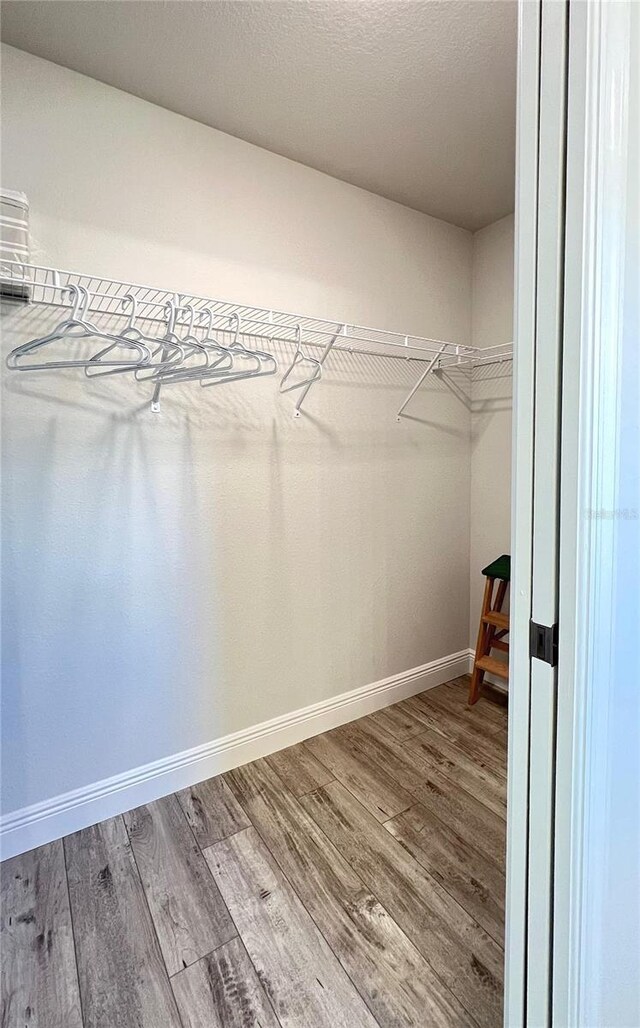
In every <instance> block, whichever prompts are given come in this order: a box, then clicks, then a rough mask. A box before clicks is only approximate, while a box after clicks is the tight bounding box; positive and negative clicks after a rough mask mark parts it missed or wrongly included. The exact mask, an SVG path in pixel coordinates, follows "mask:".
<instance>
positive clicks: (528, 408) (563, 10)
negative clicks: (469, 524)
mask: <svg viewBox="0 0 640 1028" xmlns="http://www.w3.org/2000/svg"><path fill="white" fill-rule="evenodd" d="M568 20H569V3H568V2H565V0H525V2H524V3H521V6H520V32H519V37H520V62H519V96H518V175H517V192H516V269H517V271H516V312H515V324H516V344H515V360H514V376H515V390H514V393H515V397H516V401H515V419H514V421H515V431H514V459H513V478H514V482H513V497H514V499H513V504H514V510H513V515H514V516H513V527H514V538H513V542H512V553H513V557H514V562H513V563H514V574H513V588H512V617H513V628H514V631H513V634H512V651H511V674H510V686H509V693H510V713H509V717H510V732H509V810H508V887H507V938H506V951H505V956H506V976H505V983H506V989H505V1024H506V1025H508V1026H509V1028H516V1026H518V1025H530V1026H535V1028H546V1026H547V1025H549V1024H550V1010H551V960H552V956H551V955H552V916H551V915H552V902H553V872H552V869H553V838H554V793H555V733H556V696H557V667H556V663H557V659H556V652H555V639H556V631H557V629H556V626H557V623H558V595H559V592H558V560H559V547H558V537H559V492H560V472H559V469H560V424H561V381H562V336H563V292H564V221H565V170H566V111H567V39H568Z"/></svg>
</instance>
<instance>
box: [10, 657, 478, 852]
mask: <svg viewBox="0 0 640 1028" xmlns="http://www.w3.org/2000/svg"><path fill="white" fill-rule="evenodd" d="M468 671H469V651H467V650H461V651H460V652H459V653H452V654H451V655H450V656H448V657H442V658H440V659H439V660H432V661H431V662H430V663H429V664H423V665H422V666H421V667H416V668H412V669H411V670H410V671H404V672H402V673H401V674H398V675H392V676H391V677H390V678H385V679H383V680H382V681H381V682H374V683H373V684H372V685H365V686H362V687H361V688H359V689H353V690H352V691H351V692H346V693H341V694H340V695H339V696H332V697H331V698H330V699H328V700H322V701H321V702H320V703H313V704H312V705H311V706H309V707H302V708H301V709H300V710H294V711H292V712H291V713H290V714H283V715H282V716H280V717H275V718H273V719H272V720H271V721H263V722H262V723H261V724H259V725H254V726H253V727H251V728H245V729H243V730H242V731H241V732H234V733H233V734H232V735H225V736H223V737H222V738H220V739H214V740H213V741H212V742H208V743H205V744H204V745H203V746H196V747H194V748H193V749H190V750H184V751H183V752H182V753H175V754H173V756H171V757H165V758H163V759H162V760H156V761H154V762H153V763H151V764H145V765H143V766H142V767H136V768H133V769H132V770H131V771H125V772H124V773H123V774H119V775H114V776H113V777H112V778H105V779H103V780H102V781H101V782H94V783H93V784H92V785H86V786H83V787H82V788H80V789H74V790H73V791H72V792H67V793H64V794H63V795H61V796H54V797H53V798H52V799H49V800H44V801H43V802H42V803H35V804H33V806H30V807H23V808H22V809H21V810H15V811H12V812H11V813H9V814H6V815H5V816H4V817H3V818H1V819H0V853H1V855H2V859H3V860H4V859H6V858H7V857H11V856H15V855H16V854H18V853H24V852H26V851H27V850H30V849H33V848H34V847H35V846H42V845H44V844H45V843H47V842H52V841H53V840H54V839H60V838H62V837H63V836H64V835H69V834H70V833H71V832H77V831H79V829H81V828H87V827H88V826H89V825H95V824H97V823H98V822H99V821H104V820H105V819H106V818H108V817H114V816H115V815H116V814H122V813H124V812H125V811H126V810H132V809H133V808H134V807H139V806H140V805H141V804H143V803H150V802H151V801H152V800H157V799H159V798H160V797H161V796H167V795H168V794H169V793H172V792H176V790H178V789H186V788H187V787H188V786H190V785H195V783H196V782H202V781H203V780H204V779H206V778H212V777H213V776H214V775H219V774H222V773H223V772H224V771H230V770H231V769H232V768H234V767H240V765H241V764H248V763H249V761H251V760H256V759H257V758H258V757H264V756H267V755H268V754H269V753H275V752H276V751H277V750H281V749H284V748H285V747H286V746H293V745H294V743H297V742H302V741H303V740H304V739H309V738H311V736H313V735H319V734H320V733H321V732H326V731H328V730H329V729H330V728H336V727H337V726H338V725H343V724H346V723H347V722H348V721H353V720H354V719H355V718H359V717H364V715H365V714H371V713H372V712H373V711H374V710H379V709H380V708H381V707H388V706H389V705H390V704H392V703H397V702H398V701H399V700H402V699H405V698H406V697H407V696H414V695H415V694H416V693H419V692H423V690H425V689H432V688H433V687H434V686H436V685H441V684H442V683H443V682H448V681H449V680H450V679H451V678H457V677H458V676H459V675H464V674H467V673H468Z"/></svg>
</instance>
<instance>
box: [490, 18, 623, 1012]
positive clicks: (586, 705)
mask: <svg viewBox="0 0 640 1028" xmlns="http://www.w3.org/2000/svg"><path fill="white" fill-rule="evenodd" d="M547 2H548V0H519V33H518V141H517V178H516V215H515V224H516V254H515V256H516V274H515V340H516V344H515V352H514V433H513V450H512V481H513V491H512V555H513V562H512V563H513V582H512V598H511V619H512V635H511V639H512V645H511V653H510V672H511V673H510V679H511V681H510V702H509V767H508V821H507V826H508V827H507V913H506V936H505V1012H504V1023H505V1026H508V1028H519V1026H521V1025H522V1026H525V1025H527V1024H528V1023H529V1024H531V1025H532V1028H539V1024H537V1023H536V1024H535V1025H534V1024H533V1022H531V1021H530V1020H529V1022H528V1019H527V1018H528V1005H529V1004H528V992H529V987H530V986H531V983H528V981H527V966H528V965H529V966H532V967H535V966H537V959H538V958H540V959H541V960H544V961H545V962H546V963H547V964H549V965H550V968H551V980H550V982H549V986H548V988H549V996H548V1013H547V1011H545V1016H546V1017H547V1019H548V1020H547V1022H545V1023H549V1024H551V1025H553V1026H554V1028H555V1026H559V1028H560V1026H562V1028H567V1026H575V1025H578V1024H587V1023H593V1021H592V1020H589V1018H590V1017H591V1016H592V1011H593V1009H594V1007H593V1004H594V1002H595V1000H594V997H593V992H594V990H595V989H596V984H595V979H596V977H597V973H598V971H599V970H601V969H599V968H598V967H597V966H596V964H595V962H594V961H595V957H594V955H593V946H591V945H590V944H589V939H588V938H587V937H586V930H585V925H586V923H587V919H588V918H589V917H590V916H591V915H593V913H594V910H596V909H597V908H598V906H600V907H601V906H602V903H603V902H604V897H603V893H602V891H601V889H600V888H599V887H596V888H595V889H594V881H595V882H596V884H597V885H598V883H599V882H601V881H602V880H603V879H604V859H605V853H604V849H605V847H604V831H603V829H604V824H603V822H602V820H601V819H602V817H603V813H602V812H603V810H604V809H605V804H604V802H603V800H604V794H603V786H604V780H605V776H604V771H605V769H604V767H603V745H602V743H601V742H600V745H598V740H600V739H601V738H602V721H601V718H602V712H603V710H604V712H605V714H606V704H607V702H608V700H607V699H605V701H604V707H603V705H602V703H603V701H602V689H601V688H600V690H599V692H598V685H599V684H600V685H601V684H602V683H603V682H605V683H607V682H610V681H611V678H610V676H611V674H612V669H613V658H614V654H613V652H612V648H611V647H608V646H606V645H605V646H602V645H601V646H599V647H596V646H595V645H594V640H595V639H596V638H598V639H600V640H601V639H602V638H603V635H604V637H605V638H610V635H611V627H612V625H613V624H614V622H615V618H616V610H615V607H614V591H613V585H614V581H613V579H614V560H613V547H614V545H615V532H613V531H612V530H611V522H610V521H608V520H607V519H604V518H598V517H597V516H594V515H593V512H594V511H596V512H597V511H599V510H602V511H605V510H615V507H616V495H617V485H618V483H617V479H616V474H617V461H616V459H615V455H616V452H617V451H616V447H617V446H618V445H619V434H618V435H617V434H616V433H619V431H620V426H619V421H618V405H619V390H620V365H619V359H620V350H619V346H620V338H621V332H622V306H621V305H622V303H623V300H622V290H621V282H622V279H623V275H624V260H625V250H624V247H625V232H626V233H629V231H630V230H629V227H628V223H625V216H626V218H628V216H629V215H628V211H626V210H625V207H624V195H625V188H627V189H628V188H633V187H632V185H631V183H630V181H629V169H628V165H627V142H628V139H629V138H630V136H629V133H630V132H632V131H633V127H632V125H631V124H630V121H629V111H628V106H627V103H628V102H627V97H626V93H625V88H624V86H625V83H627V84H628V81H629V75H630V69H631V67H632V61H633V60H634V59H635V61H638V59H640V40H638V38H636V37H634V41H633V42H629V38H630V37H629V26H630V25H631V23H632V5H633V3H634V0H618V2H617V3H615V4H612V3H607V2H606V0H589V3H583V2H580V0H561V3H562V5H563V6H565V7H566V9H567V11H568V16H569V19H568V25H569V34H568V53H567V57H568V59H567V83H568V99H567V169H566V171H567V189H566V210H565V219H564V243H565V268H564V272H565V275H564V287H563V302H564V312H563V331H562V347H563V354H562V356H563V370H562V394H561V395H562V412H561V431H560V442H561V447H560V496H559V511H558V515H559V538H560V547H559V562H558V579H557V581H558V598H559V618H558V623H559V626H560V631H559V647H558V668H557V671H558V675H557V719H556V726H555V727H556V734H555V738H554V739H552V740H548V745H549V752H548V754H547V757H548V759H549V760H550V761H552V762H553V765H554V767H555V795H554V800H555V811H556V818H555V824H553V825H550V830H551V835H552V840H553V849H552V860H553V863H552V890H553V892H552V895H553V907H552V918H551V923H550V926H549V927H550V931H549V934H548V938H547V939H546V940H545V939H544V938H543V937H541V936H540V935H539V934H537V937H532V938H530V937H529V933H528V919H529V914H530V911H529V904H528V895H535V892H534V889H535V882H533V881H532V880H531V873H532V868H531V866H530V861H529V835H530V831H529V829H530V823H529V809H530V807H529V804H530V801H531V799H532V795H533V798H534V801H535V799H536V797H535V791H536V789H537V788H538V783H537V781H536V780H535V778H531V776H530V773H529V772H530V756H531V751H530V733H531V727H532V725H531V698H532V694H531V659H530V656H529V620H530V618H531V613H532V586H533V575H534V562H533V542H532V540H533V530H534V524H533V482H534V477H535V463H536V454H535V447H534V424H535V413H536V397H535V380H536V367H535V352H536V344H537V339H536V294H537V288H538V279H537V274H536V258H537V257H538V258H539V256H540V255H539V254H538V243H539V229H540V221H539V219H540V207H541V206H542V207H544V204H545V201H546V199H547V198H546V197H541V196H539V195H538V174H539V149H538V147H539V132H540V85H541V68H542V53H541V29H542V12H543V7H544V4H545V3H547ZM555 2H556V3H557V2H558V0H555ZM635 18H636V20H635V22H634V24H635V27H636V30H638V27H639V26H640V15H638V14H637V12H636V15H635ZM637 35H640V31H637ZM626 43H628V45H625V44H626ZM634 47H635V50H634ZM636 131H637V129H636ZM542 256H543V257H544V255H542ZM612 340H613V341H614V342H615V341H616V340H617V341H618V349H617V350H616V349H615V346H613V343H612ZM612 346H613V349H614V350H615V352H612ZM538 459H542V460H544V459H545V454H541V455H540V456H539V458H538ZM636 600H637V598H636ZM636 661H637V656H636ZM597 696H599V698H600V708H599V713H598V709H597V707H596V703H595V698H596V697H597ZM523 755H524V757H525V759H523ZM551 816H552V817H553V812H551ZM545 945H546V952H542V951H543V950H544V948H545ZM532 946H534V947H537V948H538V950H539V952H538V953H532V951H531V947H532ZM533 984H534V985H536V984H537V985H539V983H533ZM529 1013H530V1010H529Z"/></svg>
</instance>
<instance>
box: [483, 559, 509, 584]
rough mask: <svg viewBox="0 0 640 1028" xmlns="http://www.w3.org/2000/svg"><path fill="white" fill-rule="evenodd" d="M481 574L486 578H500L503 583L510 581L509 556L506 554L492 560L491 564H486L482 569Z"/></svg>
mask: <svg viewBox="0 0 640 1028" xmlns="http://www.w3.org/2000/svg"><path fill="white" fill-rule="evenodd" d="M482 574H483V575H486V577H487V578H501V579H502V581H503V582H510V581H511V556H510V554H508V553H503V554H502V556H501V557H498V559H497V560H494V561H493V563H491V564H487V566H486V568H483V569H482Z"/></svg>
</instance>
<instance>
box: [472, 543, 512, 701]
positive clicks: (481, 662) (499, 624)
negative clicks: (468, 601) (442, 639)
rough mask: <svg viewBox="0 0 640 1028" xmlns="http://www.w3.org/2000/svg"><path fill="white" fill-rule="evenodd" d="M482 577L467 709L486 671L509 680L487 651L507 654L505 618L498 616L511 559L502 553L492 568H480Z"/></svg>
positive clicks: (504, 666)
mask: <svg viewBox="0 0 640 1028" xmlns="http://www.w3.org/2000/svg"><path fill="white" fill-rule="evenodd" d="M482 574H483V575H484V576H485V577H486V579H487V582H486V585H485V587H484V599H483V601H482V613H481V614H480V628H479V629H478V642H477V644H476V656H475V660H474V662H473V674H472V675H471V687H470V689H469V704H470V705H471V704H473V703H476V702H477V700H478V697H479V696H480V688H481V686H482V681H483V679H484V676H485V673H486V672H487V671H488V672H489V674H491V675H497V676H498V677H499V678H505V679H508V678H509V665H508V664H505V663H504V662H503V661H501V660H496V658H495V657H492V656H491V650H502V652H503V653H507V654H508V653H509V643H508V642H505V641H504V637H505V635H508V634H509V615H508V614H503V613H502V604H503V603H504V598H505V596H506V594H507V589H508V587H509V581H510V579H511V557H510V556H509V554H508V553H503V554H502V556H501V557H498V559H497V560H494V561H493V563H492V564H489V565H488V566H487V567H486V568H483V570H482ZM496 582H497V583H498V588H497V590H496V595H495V601H494V595H493V591H494V588H495V585H496Z"/></svg>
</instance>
